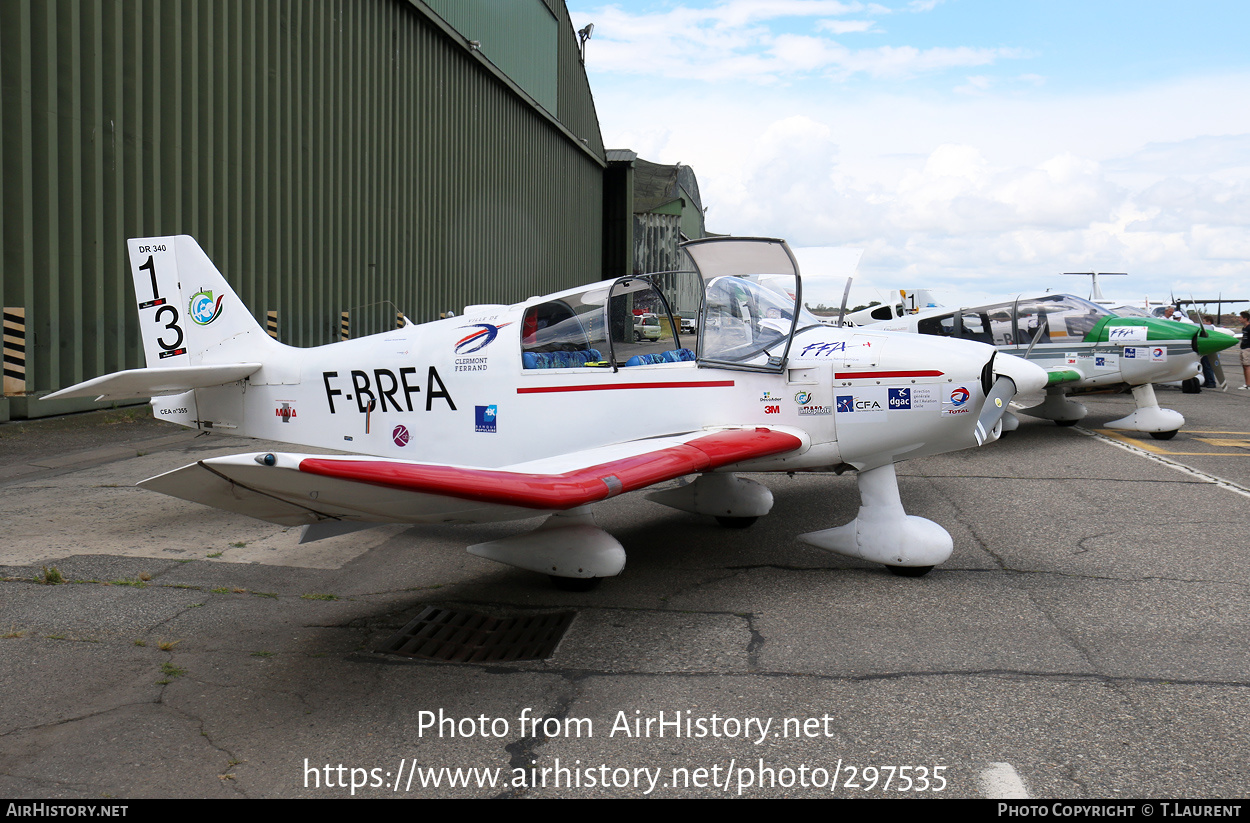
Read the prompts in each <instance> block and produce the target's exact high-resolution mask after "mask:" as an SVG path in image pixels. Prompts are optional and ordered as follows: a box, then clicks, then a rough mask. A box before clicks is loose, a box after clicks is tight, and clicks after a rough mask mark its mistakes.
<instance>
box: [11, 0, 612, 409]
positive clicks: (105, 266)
mask: <svg viewBox="0 0 1250 823" xmlns="http://www.w3.org/2000/svg"><path fill="white" fill-rule="evenodd" d="M579 45H580V44H579V40H578V36H577V34H576V33H575V32H574V31H573V28H572V25H571V24H570V22H569V16H568V11H567V9H566V8H565V6H564V2H563V0H424V2H423V0H363V1H362V0H267V2H264V3H252V2H246V1H245V0H236V1H235V2H222V0H179V2H170V1H169V0H137V2H125V3H122V2H108V0H105V2H99V0H74V1H73V2H64V3H48V2H44V0H4V2H3V3H0V72H2V76H0V81H2V88H0V91H2V95H0V97H2V100H0V202H2V203H3V225H2V227H0V298H2V300H0V305H3V307H4V318H5V319H4V345H5V348H4V378H5V379H4V396H3V397H2V398H0V421H2V420H6V419H10V418H13V419H17V418H27V417H36V416H43V415H48V414H57V413H63V412H66V411H73V410H77V409H81V408H86V407H90V406H91V404H84V403H81V402H75V401H64V402H50V403H39V402H38V401H37V400H36V397H37V396H38V395H41V394H46V393H48V392H50V391H52V390H54V389H57V388H60V387H63V386H67V385H70V384H73V383H75V382H79V381H81V380H85V379H88V378H91V377H93V376H96V375H100V374H105V373H108V372H112V371H117V370H120V369H126V368H137V367H140V366H142V365H144V363H143V357H142V351H141V345H140V334H139V329H138V325H137V322H138V321H137V317H136V311H135V308H134V298H133V287H132V285H131V279H130V276H129V272H128V262H127V259H126V248H125V240H126V238H128V237H136V236H157V235H165V234H191V235H193V236H195V238H196V239H197V240H198V241H199V243H200V245H202V246H203V247H204V249H205V251H206V252H207V253H208V255H209V256H210V257H211V258H212V259H213V260H214V262H215V263H216V264H217V265H218V267H219V268H220V269H221V270H222V272H223V274H225V275H226V277H227V279H228V280H229V281H230V282H231V284H232V285H233V286H234V287H235V289H236V290H237V291H238V293H239V296H240V297H241V298H242V299H243V301H244V302H245V303H246V304H247V305H248V307H249V308H250V309H251V310H252V311H253V312H254V313H255V315H256V317H257V319H258V320H260V321H261V322H262V323H264V322H266V320H268V321H269V322H270V324H271V329H274V333H276V335H277V336H278V337H279V339H281V340H282V341H283V342H286V343H291V344H294V345H301V346H307V345H317V344H322V343H327V342H331V341H333V340H337V339H339V338H340V335H341V334H342V328H343V325H344V323H346V324H347V326H348V327H349V329H350V334H351V335H352V336H358V335H361V334H368V333H372V332H377V331H382V330H384V329H385V328H388V327H392V326H393V325H394V324H395V321H396V311H397V310H398V311H402V312H403V313H404V314H405V315H407V316H408V317H410V318H412V319H413V321H415V322H423V321H426V320H431V319H434V318H436V317H438V316H439V314H440V313H442V312H446V311H449V310H450V311H455V312H459V311H460V310H461V309H462V307H463V306H465V305H467V304H473V303H483V302H492V303H493V302H512V301H517V300H521V299H524V298H526V297H529V296H531V295H535V294H542V293H545V292H549V291H554V290H557V289H561V288H565V287H568V286H572V285H576V284H578V283H582V282H587V281H590V280H596V279H599V278H602V277H604V276H605V272H606V271H607V270H608V269H609V268H620V267H621V264H620V263H619V262H618V263H615V264H613V265H612V266H608V265H605V262H606V261H605V250H604V245H603V236H604V226H605V222H606V217H605V209H604V187H605V170H606V168H607V159H606V156H605V153H604V149H603V142H602V138H601V136H600V132H599V124H598V118H597V116H596V113H595V107H594V101H593V99H592V97H591V94H590V89H589V86H588V84H587V81H586V74H585V70H584V68H583V66H582V60H581V56H582V55H581V52H580V48H579ZM620 253H626V252H624V251H622V252H620ZM615 254H617V252H610V253H609V254H608V255H607V256H608V257H613V256H614V255H615ZM626 265H628V264H626ZM386 301H389V302H386ZM392 304H393V305H392ZM344 312H347V315H346V317H344V314H343V313H344Z"/></svg>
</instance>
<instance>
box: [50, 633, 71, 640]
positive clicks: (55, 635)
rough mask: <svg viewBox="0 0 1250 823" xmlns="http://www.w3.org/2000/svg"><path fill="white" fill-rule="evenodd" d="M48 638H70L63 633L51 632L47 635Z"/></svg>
mask: <svg viewBox="0 0 1250 823" xmlns="http://www.w3.org/2000/svg"><path fill="white" fill-rule="evenodd" d="M47 639H48V640H68V639H69V638H68V637H67V636H66V635H63V634H49V635H47Z"/></svg>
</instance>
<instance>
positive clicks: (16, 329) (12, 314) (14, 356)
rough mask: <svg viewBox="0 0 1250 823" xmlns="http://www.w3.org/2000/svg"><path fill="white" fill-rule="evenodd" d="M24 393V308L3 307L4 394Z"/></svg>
mask: <svg viewBox="0 0 1250 823" xmlns="http://www.w3.org/2000/svg"><path fill="white" fill-rule="evenodd" d="M25 393H26V309H25V307H17V308H9V307H7V306H6V307H5V309H4V394H6V395H9V394H25Z"/></svg>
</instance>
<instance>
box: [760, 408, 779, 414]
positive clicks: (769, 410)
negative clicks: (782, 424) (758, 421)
mask: <svg viewBox="0 0 1250 823" xmlns="http://www.w3.org/2000/svg"><path fill="white" fill-rule="evenodd" d="M764 414H781V406H765V407H764Z"/></svg>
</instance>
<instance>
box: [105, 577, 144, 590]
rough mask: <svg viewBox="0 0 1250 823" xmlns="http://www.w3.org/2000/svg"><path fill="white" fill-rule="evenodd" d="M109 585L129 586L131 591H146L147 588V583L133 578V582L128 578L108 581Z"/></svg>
mask: <svg viewBox="0 0 1250 823" xmlns="http://www.w3.org/2000/svg"><path fill="white" fill-rule="evenodd" d="M109 585H110V586H130V587H131V588H132V589H146V588H147V587H148V584H147V583H145V582H144V581H142V580H140V579H138V578H135V579H134V580H130V579H129V578H122V579H121V580H110V581H109Z"/></svg>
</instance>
